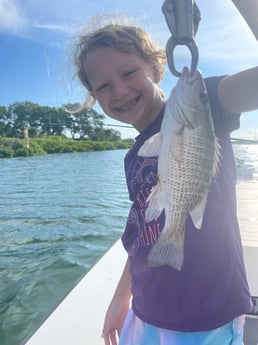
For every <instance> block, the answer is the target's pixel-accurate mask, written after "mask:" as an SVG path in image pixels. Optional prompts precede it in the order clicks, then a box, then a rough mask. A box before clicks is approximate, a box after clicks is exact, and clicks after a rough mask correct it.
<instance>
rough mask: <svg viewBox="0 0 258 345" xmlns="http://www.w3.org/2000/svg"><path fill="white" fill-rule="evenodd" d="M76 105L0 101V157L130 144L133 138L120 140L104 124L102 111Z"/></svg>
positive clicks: (109, 148) (116, 134) (82, 150)
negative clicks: (5, 102) (5, 103)
mask: <svg viewBox="0 0 258 345" xmlns="http://www.w3.org/2000/svg"><path fill="white" fill-rule="evenodd" d="M78 108H79V105H78V104H67V105H65V106H63V107H61V108H53V107H47V106H40V105H38V104H35V103H31V102H16V103H13V104H11V105H10V106H9V107H4V106H1V105H0V158H8V157H19V156H35V155H41V154H46V153H65V152H85V151H101V150H114V149H125V148H129V147H130V146H131V145H132V142H133V140H130V139H129V140H126V141H124V140H122V139H121V135H120V132H118V131H116V130H113V129H110V128H104V126H105V125H104V123H103V121H104V118H105V117H104V115H101V114H98V113H97V112H96V111H95V110H93V109H90V108H86V109H83V110H81V111H80V112H76V113H74V112H73V110H75V109H78ZM67 109H68V110H67ZM68 137H69V138H68Z"/></svg>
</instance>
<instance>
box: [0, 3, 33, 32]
mask: <svg viewBox="0 0 258 345" xmlns="http://www.w3.org/2000/svg"><path fill="white" fill-rule="evenodd" d="M26 24H27V23H26V19H25V17H24V16H23V14H22V11H21V10H20V9H19V8H18V6H17V4H16V2H15V0H0V32H10V33H17V32H19V31H20V30H24V29H25V28H26Z"/></svg>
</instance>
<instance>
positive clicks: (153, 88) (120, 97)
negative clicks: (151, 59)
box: [83, 47, 164, 131]
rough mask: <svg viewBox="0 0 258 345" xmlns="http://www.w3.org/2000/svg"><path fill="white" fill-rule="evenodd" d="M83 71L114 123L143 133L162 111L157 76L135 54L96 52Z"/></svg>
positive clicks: (90, 57)
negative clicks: (131, 126)
mask: <svg viewBox="0 0 258 345" xmlns="http://www.w3.org/2000/svg"><path fill="white" fill-rule="evenodd" d="M83 68H84V69H85V72H86V74H87V76H88V79H89V82H90V85H91V87H92V92H91V93H92V94H93V95H94V96H95V98H96V99H97V101H98V103H99V104H100V106H101V108H102V109H103V111H104V112H105V113H106V114H107V115H108V116H110V117H112V118H113V119H116V120H119V121H122V122H125V123H129V124H132V125H133V126H134V127H135V128H136V129H138V130H139V131H142V130H144V129H145V128H146V127H147V126H148V125H149V124H150V123H151V122H153V120H154V119H155V118H156V116H157V115H158V113H159V112H160V110H161V108H162V107H163V104H164V102H163V100H162V99H161V96H160V93H159V91H158V88H157V83H158V82H159V79H160V76H159V75H157V74H158V72H157V71H156V70H155V69H154V68H153V66H152V65H151V64H150V63H147V62H145V61H144V60H142V59H140V58H139V57H138V56H136V55H135V54H127V53H122V52H119V51H117V50H115V49H112V48H109V47H100V48H96V49H94V50H92V51H91V52H89V53H88V55H87V58H86V60H85V62H84V66H83Z"/></svg>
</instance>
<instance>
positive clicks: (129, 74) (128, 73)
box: [124, 70, 136, 78]
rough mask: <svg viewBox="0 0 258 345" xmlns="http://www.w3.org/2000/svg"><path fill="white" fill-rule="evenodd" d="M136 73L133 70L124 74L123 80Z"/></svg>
mask: <svg viewBox="0 0 258 345" xmlns="http://www.w3.org/2000/svg"><path fill="white" fill-rule="evenodd" d="M135 72H136V71H135V70H130V71H128V72H126V73H125V74H124V77H125V78H129V77H131V76H132V75H133V74H134V73H135Z"/></svg>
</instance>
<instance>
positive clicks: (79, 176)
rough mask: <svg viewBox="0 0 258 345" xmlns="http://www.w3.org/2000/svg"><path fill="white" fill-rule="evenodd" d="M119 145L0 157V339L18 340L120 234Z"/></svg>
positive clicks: (123, 207)
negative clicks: (115, 148) (99, 149)
mask: <svg viewBox="0 0 258 345" xmlns="http://www.w3.org/2000/svg"><path fill="white" fill-rule="evenodd" d="M125 153H126V151H124V150H121V151H104V152H92V153H76V154H62V155H45V156H40V157H31V158H20V159H1V160H0V187H1V188H0V190H1V196H0V344H1V345H18V344H20V343H21V341H22V340H23V339H24V338H26V337H27V336H28V335H29V334H30V333H31V332H32V331H33V330H34V328H35V327H37V326H38V324H39V323H41V322H42V320H43V319H44V318H45V317H46V316H47V315H48V314H49V312H50V311H51V310H52V309H53V308H54V307H55V306H56V305H57V303H59V302H60V301H61V300H62V298H63V297H64V295H66V294H67V293H68V292H69V291H70V289H71V288H72V287H73V286H74V284H75V282H76V281H77V280H78V279H79V278H80V277H81V275H82V274H84V273H85V271H87V270H88V269H89V267H90V266H91V265H92V264H93V263H94V262H95V261H96V260H97V258H98V257H99V256H101V255H102V254H103V253H104V252H105V251H106V250H107V248H108V247H109V246H110V245H111V244H112V243H113V242H114V241H115V240H116V239H117V238H118V237H119V236H120V234H121V232H122V230H123V228H124V224H125V221H126V216H127V211H128V208H129V202H128V197H127V189H126V185H125V179H124V171H123V157H124V155H125Z"/></svg>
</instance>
